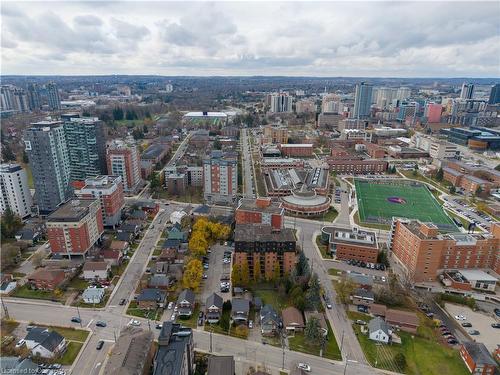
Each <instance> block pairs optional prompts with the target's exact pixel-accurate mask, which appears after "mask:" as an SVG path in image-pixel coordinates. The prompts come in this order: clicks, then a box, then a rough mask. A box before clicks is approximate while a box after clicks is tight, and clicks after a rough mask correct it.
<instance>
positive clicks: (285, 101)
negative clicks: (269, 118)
mask: <svg viewBox="0 0 500 375" xmlns="http://www.w3.org/2000/svg"><path fill="white" fill-rule="evenodd" d="M270 101H271V103H270V104H271V109H270V111H271V112H273V113H278V112H292V104H293V99H292V97H291V96H289V95H287V94H273V95H271V98H270Z"/></svg>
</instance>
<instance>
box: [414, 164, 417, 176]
mask: <svg viewBox="0 0 500 375" xmlns="http://www.w3.org/2000/svg"><path fill="white" fill-rule="evenodd" d="M413 176H415V177H416V176H418V165H417V164H415V167H414V168H413Z"/></svg>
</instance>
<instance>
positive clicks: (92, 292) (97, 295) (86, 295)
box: [82, 287, 106, 304]
mask: <svg viewBox="0 0 500 375" xmlns="http://www.w3.org/2000/svg"><path fill="white" fill-rule="evenodd" d="M105 291H106V290H105V289H104V288H91V287H88V288H87V289H85V290H84V291H83V293H82V299H83V302H85V303H92V304H97V303H101V301H102V299H103V298H104V294H105Z"/></svg>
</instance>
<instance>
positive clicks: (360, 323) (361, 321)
mask: <svg viewBox="0 0 500 375" xmlns="http://www.w3.org/2000/svg"><path fill="white" fill-rule="evenodd" d="M356 324H359V325H360V326H364V325H366V322H365V321H364V320H361V319H358V320H356Z"/></svg>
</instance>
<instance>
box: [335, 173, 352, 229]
mask: <svg viewBox="0 0 500 375" xmlns="http://www.w3.org/2000/svg"><path fill="white" fill-rule="evenodd" d="M340 189H341V192H340V212H339V214H338V216H337V217H336V218H335V220H334V221H333V222H334V223H335V225H337V226H339V227H344V228H350V227H351V219H350V216H349V189H350V187H349V186H348V185H347V183H346V182H345V181H341V182H340Z"/></svg>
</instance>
